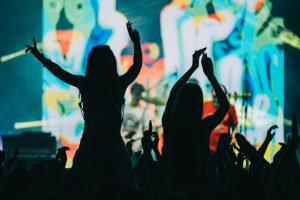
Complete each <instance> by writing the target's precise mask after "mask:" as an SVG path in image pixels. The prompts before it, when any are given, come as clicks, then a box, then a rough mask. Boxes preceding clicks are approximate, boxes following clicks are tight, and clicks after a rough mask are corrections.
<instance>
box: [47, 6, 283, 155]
mask: <svg viewBox="0 0 300 200" xmlns="http://www.w3.org/2000/svg"><path fill="white" fill-rule="evenodd" d="M117 5H118V6H119V7H120V6H127V7H130V3H129V4H127V5H125V4H124V5H122V4H120V3H119V2H117V1H116V0H75V1H74V0H44V1H43V51H44V53H45V55H46V56H47V57H49V58H51V60H52V61H54V62H56V63H58V64H59V65H61V66H62V67H63V68H64V69H66V70H68V71H70V72H72V73H75V74H81V75H84V73H85V63H86V58H87V55H88V53H89V51H90V49H91V48H92V47H93V46H94V45H97V44H108V45H110V47H111V49H112V50H113V52H114V54H115V56H116V58H117V61H118V66H119V69H118V70H119V73H120V74H122V73H124V72H125V71H126V70H127V69H128V67H129V66H130V65H131V63H132V51H130V49H132V48H131V47H130V39H129V36H128V34H127V30H126V26H125V23H126V21H127V20H128V18H127V17H126V13H121V12H120V11H118V10H117ZM153 9H155V7H154V8H153ZM156 9H159V10H157V12H158V14H159V16H160V17H159V18H158V19H159V21H157V20H155V19H156V18H153V21H152V22H151V24H152V25H153V26H154V27H155V26H159V29H158V31H156V32H155V31H154V32H152V33H151V32H150V33H147V34H149V35H150V36H149V37H151V34H157V37H156V38H160V39H161V41H155V40H154V41H153V40H151V41H145V40H144V39H143V37H144V35H143V34H142V33H141V37H142V48H143V55H144V60H143V62H144V63H143V65H144V66H143V70H142V72H141V74H140V75H139V77H138V80H137V82H138V83H139V84H141V85H143V86H144V87H145V88H146V89H145V90H146V91H147V92H148V93H149V95H150V96H152V97H157V98H160V99H162V98H166V97H167V93H168V91H169V89H170V88H171V87H172V84H174V82H175V80H176V79H177V78H179V76H181V75H182V74H183V73H184V72H185V71H186V70H187V69H188V68H189V67H190V65H191V62H192V54H193V52H194V51H195V50H196V49H200V48H203V47H207V53H208V55H209V56H210V57H212V58H213V61H214V64H215V74H216V76H217V78H218V80H219V81H220V83H222V84H223V85H225V86H226V87H227V89H228V92H229V93H231V94H234V93H235V94H250V95H248V97H247V98H240V97H238V98H231V99H230V100H231V103H232V104H234V105H235V106H236V109H237V114H238V118H239V130H240V131H241V133H243V134H245V135H246V137H247V138H248V140H249V141H251V142H252V143H253V144H255V145H260V144H261V143H262V142H263V140H264V137H265V134H264V133H265V132H266V130H267V128H268V127H269V126H271V125H273V124H277V125H279V129H278V132H279V134H276V138H275V139H274V141H272V145H271V146H270V148H269V149H268V151H267V153H268V155H267V157H268V156H269V157H270V156H272V155H273V154H274V153H275V151H276V148H277V146H276V145H275V144H277V143H278V142H279V141H283V109H284V108H283V105H284V80H283V78H284V74H283V73H284V52H283V50H282V49H281V46H280V45H281V44H282V41H281V40H280V38H278V37H277V36H276V29H277V27H278V25H283V19H281V18H273V19H272V23H270V24H268V26H266V27H264V24H265V23H264V22H266V21H267V20H268V17H269V16H270V13H271V9H272V4H271V2H270V1H269V0H227V1H223V0H222V1H221V0H214V1H206V0H194V1H191V0H182V1H180V0H173V1H169V2H168V3H166V5H164V6H163V8H156ZM131 15H132V14H131ZM137 17H138V16H137ZM140 17H142V16H140ZM129 20H131V19H129ZM147 21H148V23H147V25H148V24H149V19H147ZM132 22H133V26H134V27H135V28H137V29H138V30H139V31H140V32H142V30H143V25H141V24H140V25H138V26H135V21H134V18H133V20H132ZM144 26H146V25H144ZM149 37H148V38H149ZM145 38H147V37H145ZM193 81H195V82H198V83H199V85H200V86H201V87H202V89H203V92H204V94H205V99H206V100H209V99H210V98H211V97H210V94H209V90H210V85H209V84H208V81H207V79H206V77H205V76H204V75H203V73H202V71H201V69H198V70H197V71H196V73H195V74H194V75H193ZM43 91H44V93H43V121H45V122H47V123H45V125H44V126H43V130H44V131H51V132H52V134H53V135H55V136H56V137H57V139H58V140H59V141H60V143H61V145H67V146H69V147H71V148H72V149H73V151H70V152H69V157H70V158H72V155H73V153H74V150H75V149H76V148H77V145H78V143H79V141H80V138H81V133H82V130H83V119H82V116H81V113H80V109H79V108H78V103H79V98H78V91H77V90H76V88H73V87H71V86H68V85H66V84H64V83H63V82H61V81H60V80H58V79H56V78H55V77H54V76H53V75H52V74H50V73H49V72H48V71H47V70H44V71H43ZM241 96H242V95H241ZM246 96H247V95H246ZM126 98H127V101H129V100H130V98H131V97H130V93H129V92H128V94H127V97H126ZM145 108H146V109H149V115H150V118H151V119H152V120H153V121H156V125H157V126H160V119H161V114H162V112H163V109H164V105H162V104H159V103H149V104H147V106H146V107H145ZM125 117H126V116H125ZM148 119H149V118H147V120H148ZM124 120H126V119H124Z"/></svg>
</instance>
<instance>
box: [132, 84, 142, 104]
mask: <svg viewBox="0 0 300 200" xmlns="http://www.w3.org/2000/svg"><path fill="white" fill-rule="evenodd" d="M143 92H144V87H143V86H142V85H141V84H139V83H134V84H133V85H132V86H131V90H130V93H131V106H137V105H138V104H139V101H140V99H141V97H142V93H143Z"/></svg>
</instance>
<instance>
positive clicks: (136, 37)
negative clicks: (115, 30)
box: [126, 21, 140, 44]
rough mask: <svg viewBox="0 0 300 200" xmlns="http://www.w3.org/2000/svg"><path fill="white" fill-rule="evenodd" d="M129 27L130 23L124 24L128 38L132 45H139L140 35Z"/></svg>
mask: <svg viewBox="0 0 300 200" xmlns="http://www.w3.org/2000/svg"><path fill="white" fill-rule="evenodd" d="M131 25H132V23H130V22H129V21H128V22H127V23H126V26H127V31H128V34H129V37H130V39H131V41H132V42H133V43H134V44H139V43H140V34H139V32H138V31H137V30H136V29H132V26H131Z"/></svg>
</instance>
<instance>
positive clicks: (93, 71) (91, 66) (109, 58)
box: [85, 45, 119, 83]
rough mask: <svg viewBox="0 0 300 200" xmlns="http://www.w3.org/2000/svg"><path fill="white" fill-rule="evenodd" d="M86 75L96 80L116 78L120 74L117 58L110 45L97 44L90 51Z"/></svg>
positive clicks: (112, 79) (105, 80) (102, 80)
mask: <svg viewBox="0 0 300 200" xmlns="http://www.w3.org/2000/svg"><path fill="white" fill-rule="evenodd" d="M85 77H86V78H87V79H90V80H93V81H96V82H101V83H104V82H107V81H114V80H116V79H117V78H118V77H119V75H118V70H117V60H116V57H115V55H114V53H113V52H112V50H111V49H110V47H109V46H108V45H97V46H94V47H93V48H92V50H91V51H90V53H89V56H88V61H87V66H86V72H85Z"/></svg>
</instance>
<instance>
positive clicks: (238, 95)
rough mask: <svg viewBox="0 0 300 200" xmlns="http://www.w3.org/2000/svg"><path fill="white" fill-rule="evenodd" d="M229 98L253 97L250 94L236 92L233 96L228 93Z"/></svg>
mask: <svg viewBox="0 0 300 200" xmlns="http://www.w3.org/2000/svg"><path fill="white" fill-rule="evenodd" d="M227 96H228V97H229V98H250V97H251V96H252V95H251V93H249V92H246V93H236V92H235V93H233V94H231V93H228V94H227Z"/></svg>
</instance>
